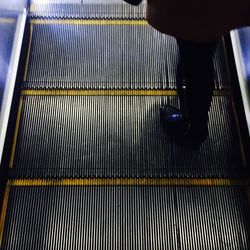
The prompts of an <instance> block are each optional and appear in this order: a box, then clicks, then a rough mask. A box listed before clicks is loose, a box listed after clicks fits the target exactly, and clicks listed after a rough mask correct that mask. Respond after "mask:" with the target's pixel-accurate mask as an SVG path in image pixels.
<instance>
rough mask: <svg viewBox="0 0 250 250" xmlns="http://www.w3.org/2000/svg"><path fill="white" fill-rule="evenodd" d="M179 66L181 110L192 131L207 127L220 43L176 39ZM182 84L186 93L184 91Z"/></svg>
mask: <svg viewBox="0 0 250 250" xmlns="http://www.w3.org/2000/svg"><path fill="white" fill-rule="evenodd" d="M177 44H178V47H179V54H180V57H179V63H178V66H177V89H178V94H179V98H180V106H181V109H182V111H183V112H184V113H185V114H186V116H187V117H188V119H189V121H190V124H191V127H193V129H197V128H201V127H202V126H207V121H208V111H209V108H210V105H211V100H212V95H213V89H214V66H213V55H214V50H215V48H216V45H217V40H216V41H214V42H211V43H193V42H187V41H184V40H181V39H177ZM183 83H185V85H186V90H183Z"/></svg>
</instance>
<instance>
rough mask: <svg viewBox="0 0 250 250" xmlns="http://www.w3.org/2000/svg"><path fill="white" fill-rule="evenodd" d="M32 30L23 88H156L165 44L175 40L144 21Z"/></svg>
mask: <svg viewBox="0 0 250 250" xmlns="http://www.w3.org/2000/svg"><path fill="white" fill-rule="evenodd" d="M33 30H34V31H33V41H32V49H31V57H30V64H29V65H30V67H29V71H28V79H27V81H28V83H27V84H24V87H26V88H46V87H47V88H52V87H57V88H92V89H102V88H119V89H126V88H153V87H156V88H160V87H161V86H162V85H163V84H164V85H165V86H166V82H168V79H167V77H168V76H167V72H166V59H167V58H166V57H167V48H171V47H174V43H175V41H174V40H173V39H171V38H167V37H166V36H163V35H161V34H160V33H158V32H157V31H155V30H154V29H153V28H151V27H149V26H145V25H142V26H141V25H131V26H130V25H107V26H104V25H34V29H33ZM61 34H64V35H63V36H61ZM171 55H173V53H168V59H169V60H170V61H168V62H169V65H171V60H174V59H173V58H171ZM169 57H170V58H169Z"/></svg>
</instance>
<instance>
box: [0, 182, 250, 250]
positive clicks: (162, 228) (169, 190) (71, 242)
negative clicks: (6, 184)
mask: <svg viewBox="0 0 250 250" xmlns="http://www.w3.org/2000/svg"><path fill="white" fill-rule="evenodd" d="M247 206H248V205H247V198H246V194H245V191H244V190H243V189H242V188H240V187H165V186H163V187H140V186H134V187H127V186H120V187H119V186H115V187H112V186H111V187H110V186H109V187H105V186H101V187H93V186H92V187H77V186H75V187H49V186H48V187H28V188H27V187H11V189H10V194H9V203H8V214H7V217H6V221H5V228H4V234H3V242H2V248H1V249H3V250H5V249H15V250H21V249H22V250H23V249H25V250H29V249H30V250H33V249H38V250H39V249H53V250H57V249H58V250H59V249H60V250H61V249H96V250H98V249H100V250H103V249H108V250H112V249H114V250H115V249H131V250H134V249H138V250H139V249H141V250H145V249H152V250H158V249H172V250H175V249H176V250H179V249H181V250H190V249H192V250H200V249H204V250H211V249H216V250H224V249H227V250H248V249H249V248H250V244H249V242H250V234H249V233H250V225H249V222H250V217H249V210H248V207H247Z"/></svg>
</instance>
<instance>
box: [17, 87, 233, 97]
mask: <svg viewBox="0 0 250 250" xmlns="http://www.w3.org/2000/svg"><path fill="white" fill-rule="evenodd" d="M231 93H232V92H231V90H215V91H214V95H215V96H229V95H231ZM21 94H22V95H23V96H37V95H38V96H46V95H47V96H176V95H178V93H177V90H61V89H58V90H22V93H21Z"/></svg>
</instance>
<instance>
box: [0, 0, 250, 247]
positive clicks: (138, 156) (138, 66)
mask: <svg viewBox="0 0 250 250" xmlns="http://www.w3.org/2000/svg"><path fill="white" fill-rule="evenodd" d="M47 2H48V3H43V4H40V3H39V2H38V1H33V2H32V3H31V5H30V11H29V14H28V19H27V30H28V31H27V32H26V34H28V37H27V36H26V40H27V49H26V50H25V53H24V54H25V60H23V61H21V62H20V65H22V67H21V68H22V70H21V72H22V78H21V80H20V82H16V85H17V87H18V88H19V89H20V91H19V94H18V95H16V96H15V98H16V100H17V102H18V105H17V107H16V115H15V117H14V121H15V123H14V131H13V133H12V135H11V139H10V140H11V147H10V150H9V154H8V157H7V158H8V166H6V168H8V171H7V178H6V188H5V192H4V195H3V202H2V210H1V218H0V248H1V249H26V250H27V249H31V250H33V249H53V250H54V249H131V250H133V249H141V250H149V249H155V250H161V249H171V250H172V249H173V250H174V249H178V250H179V249H181V250H182V249H187V250H193V249H215V250H217V249H223V250H224V249H232V250H244V249H246V250H247V249H250V212H249V181H248V178H247V176H248V155H247V150H246V146H245V143H244V134H243V133H242V130H241V120H240V118H239V115H238V109H237V104H236V101H237V100H236V98H235V92H234V91H235V90H234V85H236V83H235V82H234V77H233V76H232V72H231V68H230V63H231V62H230V60H229V56H228V50H227V45H226V41H225V39H224V38H222V39H221V41H220V43H219V44H218V47H217V48H216V53H215V56H214V66H215V79H214V81H215V90H214V96H213V102H212V106H211V111H210V113H209V119H210V123H209V135H210V136H209V138H208V139H207V141H206V142H205V143H204V144H203V145H202V146H201V148H200V149H198V150H187V149H183V148H181V147H179V146H178V145H176V144H175V143H174V141H173V140H172V139H171V138H169V137H168V136H167V135H166V133H165V132H164V129H163V127H162V126H161V123H160V112H159V108H160V106H161V105H162V104H167V103H168V104H172V105H174V106H178V105H179V103H178V96H177V91H176V79H175V69H176V64H177V61H178V48H177V44H176V41H175V39H174V38H172V37H169V36H166V35H163V34H160V33H159V32H157V31H156V30H154V29H153V28H151V27H150V26H149V25H148V24H147V22H146V21H145V19H144V13H145V3H142V4H141V5H140V6H139V7H137V8H133V7H131V6H129V5H127V4H125V3H123V2H121V1H108V0H106V1H91V2H84V1H83V2H82V1H80V0H79V1H77V0H75V1H65V2H64V1H62V3H61V4H59V3H53V1H51V2H52V3H49V1H47ZM57 2H58V1H57Z"/></svg>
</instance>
